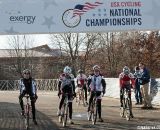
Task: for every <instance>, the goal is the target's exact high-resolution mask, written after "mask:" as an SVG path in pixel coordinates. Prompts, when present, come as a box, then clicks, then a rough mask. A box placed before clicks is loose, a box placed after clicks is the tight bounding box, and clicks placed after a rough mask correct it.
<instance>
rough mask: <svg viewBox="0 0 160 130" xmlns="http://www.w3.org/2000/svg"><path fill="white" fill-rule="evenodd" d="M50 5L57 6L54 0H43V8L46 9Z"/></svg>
mask: <svg viewBox="0 0 160 130" xmlns="http://www.w3.org/2000/svg"><path fill="white" fill-rule="evenodd" d="M50 5H54V6H57V3H56V2H55V0H44V9H47V8H48V7H49V6H50Z"/></svg>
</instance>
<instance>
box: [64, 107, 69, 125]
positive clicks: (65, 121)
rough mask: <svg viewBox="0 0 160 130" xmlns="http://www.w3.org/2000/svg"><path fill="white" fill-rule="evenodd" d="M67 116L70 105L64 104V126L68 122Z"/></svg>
mask: <svg viewBox="0 0 160 130" xmlns="http://www.w3.org/2000/svg"><path fill="white" fill-rule="evenodd" d="M67 118H68V105H64V116H63V127H65V126H66V124H67Z"/></svg>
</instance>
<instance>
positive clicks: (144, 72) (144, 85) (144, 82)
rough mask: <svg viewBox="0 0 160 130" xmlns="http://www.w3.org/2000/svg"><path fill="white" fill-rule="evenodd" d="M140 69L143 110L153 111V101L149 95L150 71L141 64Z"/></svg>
mask: <svg viewBox="0 0 160 130" xmlns="http://www.w3.org/2000/svg"><path fill="white" fill-rule="evenodd" d="M139 68H140V72H141V78H139V83H140V88H141V93H142V96H143V99H144V105H143V106H142V109H147V108H148V109H151V108H152V104H151V99H150V96H149V94H148V92H149V82H150V73H149V71H148V69H147V68H146V67H145V65H144V64H143V63H139Z"/></svg>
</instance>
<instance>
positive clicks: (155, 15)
mask: <svg viewBox="0 0 160 130" xmlns="http://www.w3.org/2000/svg"><path fill="white" fill-rule="evenodd" d="M159 9H160V6H158V3H156V1H154V0H152V9H151V10H150V11H149V12H147V13H146V14H147V15H149V16H152V18H153V22H154V23H153V26H154V27H156V26H157V24H158V23H160V17H159Z"/></svg>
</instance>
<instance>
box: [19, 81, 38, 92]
mask: <svg viewBox="0 0 160 130" xmlns="http://www.w3.org/2000/svg"><path fill="white" fill-rule="evenodd" d="M19 86H20V88H19V89H20V94H22V93H23V92H24V91H25V92H26V93H27V94H31V95H35V94H36V91H37V88H36V82H35V80H33V79H32V78H29V79H20V81H19Z"/></svg>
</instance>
